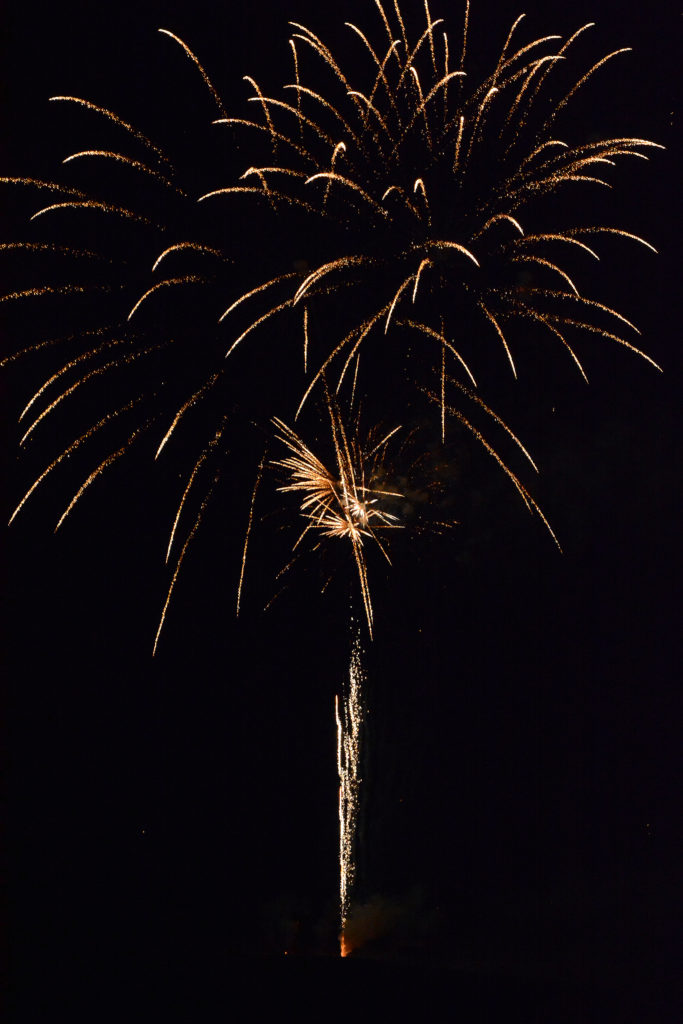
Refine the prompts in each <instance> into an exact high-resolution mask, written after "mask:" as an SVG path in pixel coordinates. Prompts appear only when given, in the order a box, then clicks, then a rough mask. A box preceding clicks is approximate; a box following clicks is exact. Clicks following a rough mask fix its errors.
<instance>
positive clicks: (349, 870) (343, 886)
mask: <svg viewBox="0 0 683 1024" xmlns="http://www.w3.org/2000/svg"><path fill="white" fill-rule="evenodd" d="M351 636H352V640H351V657H350V660H349V675H348V680H347V681H346V683H345V685H344V687H343V688H342V694H341V699H340V697H339V696H336V697H335V703H334V711H335V718H336V721H337V771H338V773H339V913H340V924H341V928H340V935H339V948H340V953H341V955H342V956H347V955H348V954H349V953H350V952H351V948H350V947H349V945H348V939H347V928H346V926H347V922H348V917H349V910H350V907H351V895H352V892H353V886H354V883H355V879H356V866H357V865H356V857H357V839H358V835H357V832H358V810H359V801H360V785H361V782H362V779H361V776H360V754H361V743H362V733H363V717H364V713H365V706H364V700H363V683H364V681H365V674H364V672H363V664H362V646H361V635H360V627H359V626H358V625H357V624H356V623H355V622H354V620H353V618H352V619H351Z"/></svg>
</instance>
